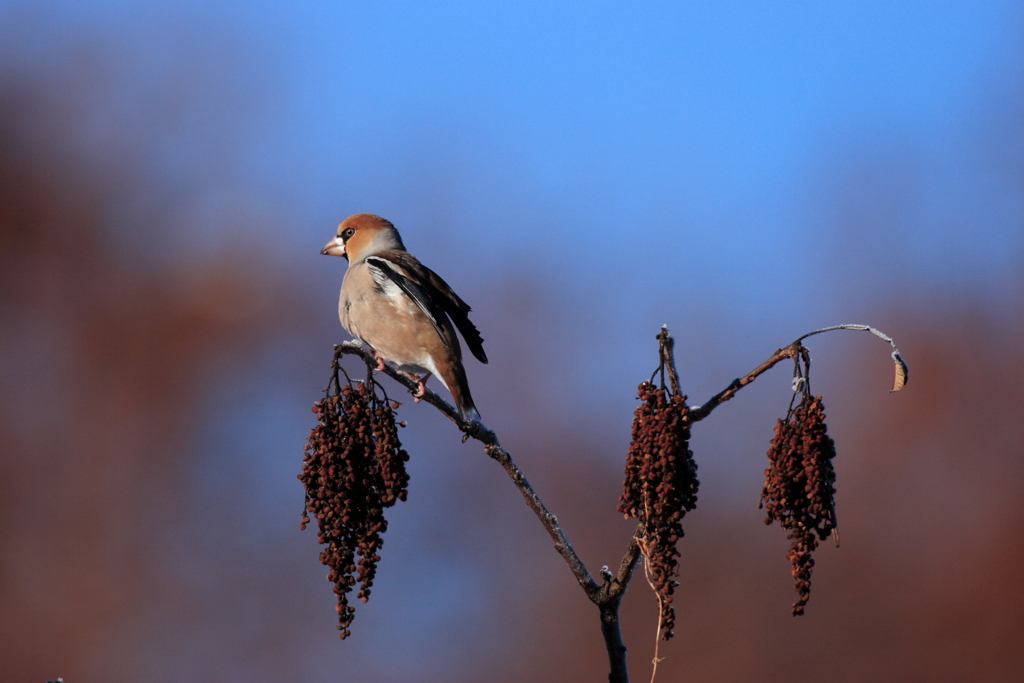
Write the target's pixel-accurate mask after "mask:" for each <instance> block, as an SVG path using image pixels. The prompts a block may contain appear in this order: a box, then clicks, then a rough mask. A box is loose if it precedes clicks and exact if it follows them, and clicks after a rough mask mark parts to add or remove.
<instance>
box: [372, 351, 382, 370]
mask: <svg viewBox="0 0 1024 683" xmlns="http://www.w3.org/2000/svg"><path fill="white" fill-rule="evenodd" d="M373 357H374V358H376V359H377V372H384V356H382V355H380V354H379V353H377V352H376V351H374V352H373Z"/></svg>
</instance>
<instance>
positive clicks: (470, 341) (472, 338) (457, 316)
mask: <svg viewBox="0 0 1024 683" xmlns="http://www.w3.org/2000/svg"><path fill="white" fill-rule="evenodd" d="M423 270H425V271H426V274H427V279H428V280H429V281H430V284H431V285H432V286H433V288H434V289H435V290H436V291H437V292H438V293H439V294H440V295H441V296H440V297H438V301H439V302H440V303H441V307H442V308H443V309H444V312H445V313H447V314H448V317H450V318H451V319H452V322H453V323H455V327H457V328H459V332H460V333H462V338H463V339H465V340H466V346H468V347H469V350H470V351H472V352H473V355H474V356H476V359H477V360H478V361H480V362H481V363H486V362H487V354H486V353H484V338H483V337H481V336H480V330H478V329H476V325H474V324H473V322H472V321H471V320H470V319H469V312H470V311H471V310H473V309H471V308H470V307H469V304H467V303H466V302H465V301H463V300H462V299H461V298H460V297H459V295H458V294H456V293H455V292H454V290H452V288H451V287H449V286H448V283H447V282H445V281H444V280H442V279H441V276H440V275H438V274H437V273H435V272H434V271H432V270H431V269H430V268H427V267H426V266H423Z"/></svg>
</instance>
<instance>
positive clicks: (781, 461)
mask: <svg viewBox="0 0 1024 683" xmlns="http://www.w3.org/2000/svg"><path fill="white" fill-rule="evenodd" d="M827 432H828V430H827V429H826V427H825V407H824V405H823V404H822V402H821V396H815V397H814V398H811V397H810V396H805V397H804V399H803V400H802V401H801V403H800V405H799V406H797V408H796V409H795V410H793V411H792V412H791V414H790V415H788V416H787V419H785V420H779V421H778V423H777V424H776V425H775V436H774V438H772V441H771V446H769V448H768V463H769V465H768V469H766V470H765V471H764V475H765V482H764V488H763V489H762V490H761V503H760V504H759V505H758V507H761V505H763V506H764V510H765V512H766V513H767V516H766V517H765V520H764V523H765V524H771V523H772V522H778V523H779V525H780V526H781V527H782V528H783V529H785V530H787V531H788V532H789V534H788V535H787V538H788V539H789V540H791V541H792V544H791V545H790V547H789V553H788V554H787V557H788V559H789V562H790V564H791V565H792V569H791V572H792V574H793V578H794V579H795V581H796V592H797V593H798V594H799V596H800V598H799V599H798V600H797V601H796V602H794V603H793V615H794V616H797V615H801V614H803V613H804V606H805V605H806V604H807V601H808V599H810V596H811V571H812V570H813V568H814V558H813V557H812V556H811V554H812V553H813V552H814V550H815V549H816V548H817V547H818V541H819V540H821V541H824V540H825V539H826V538H828V535H829V534H830V533H832V531H833V530H834V529H835V528H836V515H835V503H834V500H833V497H832V496H833V494H834V493H835V492H836V490H835V487H834V486H833V484H835V480H836V475H835V471H834V470H833V469H832V458H834V457H835V455H836V449H835V443H834V442H833V441H832V438H831V437H829V435H828V433H827Z"/></svg>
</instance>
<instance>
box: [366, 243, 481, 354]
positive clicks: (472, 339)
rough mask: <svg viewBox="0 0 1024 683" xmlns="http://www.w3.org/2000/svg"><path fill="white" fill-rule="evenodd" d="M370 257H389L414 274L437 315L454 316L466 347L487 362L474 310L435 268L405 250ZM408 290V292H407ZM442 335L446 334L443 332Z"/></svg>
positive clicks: (453, 319) (428, 313)
mask: <svg viewBox="0 0 1024 683" xmlns="http://www.w3.org/2000/svg"><path fill="white" fill-rule="evenodd" d="M371 258H386V259H387V260H390V261H392V262H394V263H396V264H397V265H399V266H401V267H402V268H404V269H405V270H406V272H408V273H410V274H413V275H414V276H415V277H416V279H417V280H418V281H419V282H418V283H413V284H414V285H419V287H420V288H421V290H422V292H423V294H424V295H426V296H427V297H428V299H429V301H430V303H431V305H432V307H433V310H434V311H435V315H436V311H437V310H438V309H440V310H441V311H443V312H444V313H445V314H447V315H448V317H449V318H451V320H452V322H453V323H455V327H456V328H458V330H459V332H460V333H461V334H462V338H463V339H465V340H466V346H468V347H469V350H470V351H471V352H472V353H473V355H474V356H476V359H477V360H478V361H480V362H481V363H486V362H487V354H486V353H485V352H484V340H483V337H481V336H480V331H479V330H478V329H476V326H475V325H474V324H473V323H472V321H470V319H469V312H470V311H471V310H473V309H471V308H470V307H469V304H467V303H466V302H465V301H463V300H462V298H461V297H459V295H458V294H456V293H455V292H454V291H453V290H452V288H451V287H450V286H449V285H448V283H447V282H445V281H444V280H443V279H441V276H440V275H438V274H437V273H435V272H434V271H432V270H431V269H430V268H427V267H426V266H425V265H423V264H422V263H420V262H419V261H417V260H416V257H414V256H412V255H411V254H409V253H408V252H405V251H393V250H392V251H387V252H383V253H381V254H378V255H377V256H371V257H370V258H367V259H366V260H367V262H369V261H370V259H371ZM384 270H385V272H386V273H387V275H388V276H390V275H391V273H392V272H394V271H393V270H391V269H390V268H388V267H387V266H384ZM406 279H408V278H406ZM395 284H398V286H399V287H402V290H403V291H406V290H405V288H404V287H403V286H402V285H401V284H400V283H398V282H396V283H395ZM406 293H407V294H408V292H407V291H406ZM409 296H410V297H412V298H413V300H414V301H416V303H417V304H418V305H419V306H420V308H423V304H420V302H419V301H418V300H416V297H414V296H413V295H412V294H409ZM423 312H424V313H426V314H427V316H428V317H429V316H431V312H430V311H428V310H427V309H425V308H424V309H423ZM431 320H432V321H433V318H431ZM435 326H436V323H435ZM441 336H442V337H444V335H443V334H442V335H441Z"/></svg>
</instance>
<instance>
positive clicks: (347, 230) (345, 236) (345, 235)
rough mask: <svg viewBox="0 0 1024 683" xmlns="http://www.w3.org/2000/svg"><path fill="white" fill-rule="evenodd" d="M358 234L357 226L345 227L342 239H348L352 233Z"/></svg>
mask: <svg viewBox="0 0 1024 683" xmlns="http://www.w3.org/2000/svg"><path fill="white" fill-rule="evenodd" d="M354 234H356V231H355V228H345V229H344V230H342V231H341V239H343V240H347V239H348V238H349V237H351V236H352V235H354Z"/></svg>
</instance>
